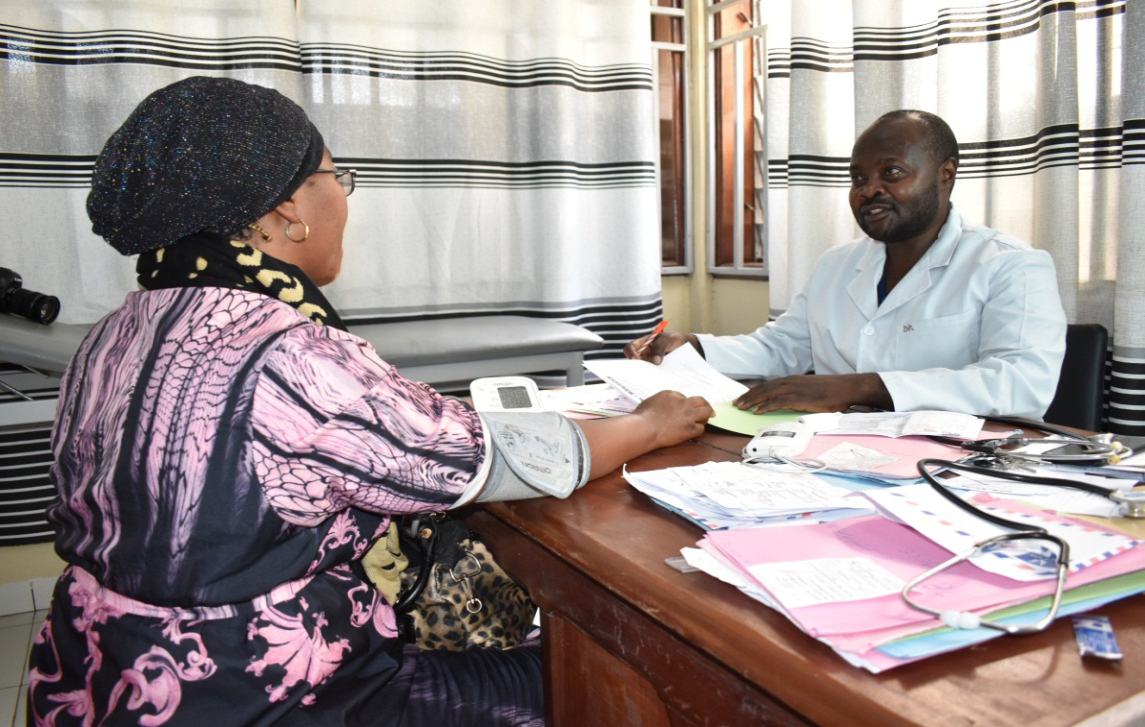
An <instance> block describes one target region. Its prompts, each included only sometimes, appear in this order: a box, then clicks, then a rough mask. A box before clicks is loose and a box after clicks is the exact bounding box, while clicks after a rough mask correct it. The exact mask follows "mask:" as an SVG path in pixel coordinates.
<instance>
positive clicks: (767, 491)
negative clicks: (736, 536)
mask: <svg viewBox="0 0 1145 727" xmlns="http://www.w3.org/2000/svg"><path fill="white" fill-rule="evenodd" d="M624 478H625V479H626V480H628V482H629V484H631V485H632V486H633V487H635V488H636V489H637V490H640V491H641V492H643V493H644V494H646V495H648V496H649V497H651V498H652V499H653V500H655V501H656V502H658V503H660V504H661V505H663V506H665V507H667V508H669V509H671V510H673V511H675V512H677V513H679V514H681V515H683V516H684V517H686V518H688V519H690V520H692V521H693V522H695V523H696V524H698V525H700V526H701V527H703V528H706V529H709V530H714V529H722V528H741V527H752V526H759V525H769V524H779V523H787V522H790V521H798V520H808V519H810V520H814V521H817V522H822V521H826V520H832V519H836V518H838V517H844V516H851V515H857V514H862V513H863V512H870V511H871V508H870V505H869V503H867V502H865V501H862V500H856V499H854V498H848V495H850V491H849V490H847V489H844V488H842V487H836V486H833V485H830V484H827V483H826V482H824V481H823V480H822V479H820V478H818V477H816V476H815V475H813V474H810V473H808V472H802V471H798V470H792V469H791V468H789V467H775V466H756V465H749V464H744V463H743V462H708V463H705V464H701V465H695V466H693V467H670V468H668V469H661V470H652V471H648V472H629V471H628V470H627V468H626V469H625V471H624Z"/></svg>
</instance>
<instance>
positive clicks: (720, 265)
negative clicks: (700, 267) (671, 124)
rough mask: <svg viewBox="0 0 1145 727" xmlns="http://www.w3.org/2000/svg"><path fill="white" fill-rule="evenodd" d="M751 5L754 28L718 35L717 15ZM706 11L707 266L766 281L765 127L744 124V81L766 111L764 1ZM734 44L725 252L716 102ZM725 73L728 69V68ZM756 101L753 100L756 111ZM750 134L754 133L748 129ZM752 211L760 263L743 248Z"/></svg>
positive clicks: (712, 1)
mask: <svg viewBox="0 0 1145 727" xmlns="http://www.w3.org/2000/svg"><path fill="white" fill-rule="evenodd" d="M745 2H746V3H748V4H749V6H750V7H752V8H753V15H754V16H755V21H754V22H753V21H752V20H748V21H747V22H748V24H749V25H751V26H752V27H749V28H748V29H746V30H742V31H739V32H735V33H732V34H729V35H727V36H723V37H720V38H715V37H714V36H715V33H716V26H717V22H716V21H717V16H718V15H719V14H720V13H721V12H723V11H724V10H727V9H729V8H732V7H734V6H736V5H742V4H744V3H745ZM705 15H706V18H705V20H706V23H705V25H706V36H705V38H706V43H705V53H706V54H707V64H706V66H707V84H706V86H707V88H706V91H707V92H706V94H705V96H706V98H705V105H706V112H707V120H708V123H707V138H706V139H705V142H706V144H707V149H708V164H707V169H706V173H707V185H706V195H705V196H706V199H705V203H706V212H707V215H706V217H707V225H706V238H707V258H708V259H707V269H708V272H709V273H711V274H712V275H715V276H731V277H740V278H763V279H766V278H767V277H768V275H769V270H768V256H767V242H768V240H767V220H768V209H767V197H768V195H767V136H766V134H765V133H764V131H763V129H762V128H757V125H755V120H754V117H753V125H752V126H751V127H749V128H745V116H746V113H747V112H746V111H745V109H744V103H743V97H744V93H743V91H745V90H746V88H745V83H750V91H751V93H750V96H749V98H751V99H753V100H754V101H755V104H758V106H759V110H760V113H761V114H766V100H767V99H766V80H767V77H766V65H767V64H766V59H767V36H766V33H767V25H766V24H765V23H762V22H759V21H760V20H761V17H762V14H761V12H760V8H759V0H707V5H706V7H705ZM745 42H750V43H752V44H753V48H752V50H753V53H752V66H753V67H752V68H751V69H750V76H748V77H747V78H745V77H744V74H745V72H747V71H748V70H749V69H745V68H744V63H745V61H744V55H745V54H744V53H743V43H745ZM729 45H734V48H735V51H734V58H735V60H734V62H733V64H732V65H733V67H732V69H731V72H732V75H733V80H732V88H733V89H739V90H740V91H741V92H740V93H736V94H735V95H734V97H733V98H734V103H733V108H734V113H733V118H734V123H733V138H732V149H733V150H732V154H731V157H732V159H733V173H732V181H733V189H732V195H733V199H732V205H731V209H732V220H731V224H730V229H731V231H732V240H731V250H730V254H729V251H728V250H726V247H727V243H726V242H725V241H723V240H721V239H720V237H719V235H720V234H721V233H720V228H721V226H723V225H727V221H726V220H725V219H722V218H721V214H722V210H721V209H720V205H719V204H718V203H717V202H718V200H717V190H719V189H720V186H719V185H718V184H717V181H718V180H717V174H718V173H719V172H720V171H721V170H722V159H721V156H719V155H720V154H721V148H722V147H723V146H724V145H723V144H722V143H721V142H722V141H723V139H721V138H720V134H721V131H722V130H723V126H722V125H721V124H718V123H717V103H718V101H719V91H720V88H721V86H720V83H721V82H722V81H723V80H724V78H723V77H722V76H721V77H717V75H716V69H717V68H721V69H723V66H722V64H720V63H717V54H718V53H719V52H720V51H721V50H722V49H724V48H725V47H726V46H729ZM724 75H726V70H725V71H724ZM755 104H753V109H754V106H755ZM749 132H750V133H749ZM749 141H750V143H751V149H750V152H749V150H748V149H747V146H748V143H749ZM748 153H751V154H752V155H753V159H754V162H755V164H753V169H752V176H753V181H754V184H753V185H752V194H753V197H754V199H753V200H752V205H751V206H750V208H749V207H748V206H747V205H746V204H745V202H746V199H745V197H746V195H747V190H746V189H745V185H744V174H745V164H744V160H745V158H746V156H747V154H748ZM748 209H750V210H751V211H752V213H753V215H754V218H755V219H753V220H752V224H751V231H752V233H753V234H752V238H753V239H752V242H753V243H754V242H756V241H758V244H759V247H760V253H759V261H758V262H756V261H751V262H747V261H745V260H744V247H745V245H746V244H748V242H747V240H746V239H745V236H744V230H745V226H746V222H745V220H744V217H745V212H746V210H748Z"/></svg>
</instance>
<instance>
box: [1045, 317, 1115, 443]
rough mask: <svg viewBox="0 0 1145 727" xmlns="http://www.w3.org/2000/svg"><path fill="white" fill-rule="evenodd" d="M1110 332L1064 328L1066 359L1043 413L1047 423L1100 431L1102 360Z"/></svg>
mask: <svg viewBox="0 0 1145 727" xmlns="http://www.w3.org/2000/svg"><path fill="white" fill-rule="evenodd" d="M1108 347H1109V332H1108V331H1106V330H1105V326H1102V325H1100V324H1098V323H1073V324H1070V325H1068V326H1066V334H1065V360H1063V361H1062V373H1061V378H1060V379H1059V380H1058V388H1057V391H1056V392H1055V393H1054V400H1053V401H1052V402H1051V403H1050V408H1049V409H1048V410H1047V411H1046V416H1045V420H1046V421H1047V422H1049V423H1050V424H1061V425H1064V426H1067V427H1077V428H1078V429H1088V430H1089V431H1091V432H1096V431H1100V430H1101V410H1102V406H1103V403H1104V392H1103V389H1104V388H1105V358H1106V350H1107V349H1108Z"/></svg>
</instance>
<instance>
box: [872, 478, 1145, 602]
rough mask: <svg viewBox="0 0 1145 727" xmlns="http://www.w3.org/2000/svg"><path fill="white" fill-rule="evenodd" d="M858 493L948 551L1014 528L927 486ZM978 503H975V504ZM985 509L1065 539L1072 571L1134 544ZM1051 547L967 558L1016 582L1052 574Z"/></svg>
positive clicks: (1032, 545) (1034, 545)
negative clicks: (958, 504) (1001, 523)
mask: <svg viewBox="0 0 1145 727" xmlns="http://www.w3.org/2000/svg"><path fill="white" fill-rule="evenodd" d="M858 494H859V495H860V496H862V497H865V498H867V499H869V500H870V501H871V502H873V503H875V506H876V507H878V508H879V511H880V512H882V513H884V514H888V516H890V517H893V518H894V519H896V520H898V521H899V522H902V523H905V524H906V525H909V526H910V527H912V528H914V529H915V530H917V531H918V532H919V533H921V534H922V535H925V536H926V537H927V538H928V539H930V540H931V541H932V542H934V543H936V544H937V545H939V546H941V547H943V548H945V549H946V550H948V551H950V552H951V553H962V552H963V551H965V550H967V549H969V548H970V547H972V546H973V545H974V544H975V543H978V542H981V541H983V540H988V539H989V538H992V537H994V536H996V535H1001V534H1003V533H1012V532H1014V530H1013V529H1011V528H1003V527H1002V526H1000V525H994V524H993V523H990V522H988V521H986V520H983V519H982V518H980V517H977V516H976V515H973V514H971V513H969V512H966V511H965V510H963V509H962V508H960V507H958V506H957V505H955V504H954V503H952V502H949V501H947V500H946V499H945V498H944V497H943V496H942V495H940V494H938V493H937V492H935V491H934V490H933V489H932V488H931V487H930V486H929V485H901V486H899V487H888V488H885V489H881V490H864V491H863V492H860V493H858ZM976 504H977V503H976ZM978 506H979V507H981V508H982V509H984V510H986V511H987V512H991V513H992V514H994V515H997V516H999V517H1002V518H1005V519H1007V520H1011V521H1016V522H1018V523H1020V524H1025V523H1028V524H1029V525H1030V526H1038V527H1042V528H1045V529H1046V530H1047V531H1049V532H1050V533H1051V534H1053V535H1057V536H1058V537H1060V538H1062V539H1063V540H1065V541H1066V542H1067V543H1069V547H1070V570H1071V571H1076V570H1078V569H1079V568H1082V567H1085V566H1088V565H1092V564H1093V563H1097V562H1098V561H1101V560H1105V559H1106V558H1108V557H1110V556H1112V555H1115V554H1117V553H1118V552H1121V551H1122V550H1125V549H1127V548H1131V547H1133V546H1134V545H1136V543H1137V541H1136V540H1133V539H1132V538H1130V537H1128V536H1124V535H1120V534H1115V533H1110V532H1106V531H1104V530H1100V529H1097V528H1091V527H1088V526H1079V525H1075V524H1072V523H1066V522H1062V521H1060V520H1054V519H1049V518H1043V517H1035V516H1032V515H1026V514H1023V513H1013V512H1007V511H1002V510H999V509H997V508H991V507H990V506H989V505H985V506H982V505H978ZM1051 550H1054V548H1053V546H1052V545H1048V544H1045V543H1040V542H1039V541H1036V540H1029V541H1024V542H1023V541H1013V544H1012V545H1008V546H1006V547H1005V548H1000V549H999V550H998V551H996V552H995V553H993V554H979V555H977V556H975V557H974V558H971V559H970V562H971V563H973V564H974V565H976V566H978V567H979V568H981V569H983V570H986V571H989V572H991V573H997V574H998V575H1001V576H1006V577H1007V578H1012V579H1014V580H1017V581H1036V580H1043V579H1046V578H1053V577H1054V576H1055V575H1056V567H1055V565H1054V563H1053V562H1051V561H1050V559H1049V558H1048V556H1049V554H1050V551H1051Z"/></svg>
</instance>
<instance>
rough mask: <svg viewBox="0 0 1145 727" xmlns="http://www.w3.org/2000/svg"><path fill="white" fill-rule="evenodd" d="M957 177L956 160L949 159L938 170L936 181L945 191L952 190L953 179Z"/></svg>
mask: <svg viewBox="0 0 1145 727" xmlns="http://www.w3.org/2000/svg"><path fill="white" fill-rule="evenodd" d="M957 176H958V160H957V159H955V158H954V157H950V158H949V159H947V160H946V161H944V162H943V163H942V166H940V167H939V168H938V181H939V182H940V183H941V184H942V187H943V189H946V190H947V191H949V190H951V189H953V188H954V179H955V178H956V177H957Z"/></svg>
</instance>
